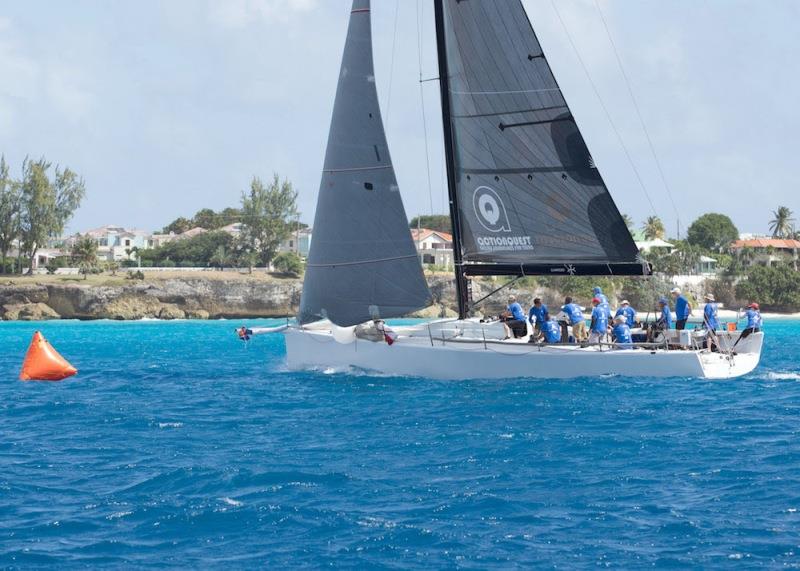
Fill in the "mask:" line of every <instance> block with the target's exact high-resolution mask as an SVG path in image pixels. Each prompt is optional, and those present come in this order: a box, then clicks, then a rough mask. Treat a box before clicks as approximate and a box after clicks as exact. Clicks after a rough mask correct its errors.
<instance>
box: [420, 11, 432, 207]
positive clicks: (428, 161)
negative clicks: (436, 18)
mask: <svg viewBox="0 0 800 571" xmlns="http://www.w3.org/2000/svg"><path fill="white" fill-rule="evenodd" d="M424 9H425V5H424V4H423V5H422V8H420V3H419V0H417V60H418V63H419V101H420V107H421V109H422V131H423V136H424V140H425V172H426V173H427V175H428V203H429V205H430V215H431V216H433V183H432V182H431V156H430V149H429V148H428V120H427V117H426V116H425V89H424V86H423V82H422V14H421V12H422V10H424Z"/></svg>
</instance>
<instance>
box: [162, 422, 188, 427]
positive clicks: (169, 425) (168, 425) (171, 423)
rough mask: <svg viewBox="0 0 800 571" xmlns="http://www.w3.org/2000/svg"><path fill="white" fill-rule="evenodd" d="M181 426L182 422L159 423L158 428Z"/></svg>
mask: <svg viewBox="0 0 800 571" xmlns="http://www.w3.org/2000/svg"><path fill="white" fill-rule="evenodd" d="M182 426H183V423H182V422H159V423H158V427H159V428H180V427H182Z"/></svg>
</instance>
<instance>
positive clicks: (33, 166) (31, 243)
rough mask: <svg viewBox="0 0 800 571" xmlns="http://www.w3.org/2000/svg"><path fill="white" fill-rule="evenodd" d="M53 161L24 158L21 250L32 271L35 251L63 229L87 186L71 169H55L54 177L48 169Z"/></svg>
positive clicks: (21, 194) (21, 198) (21, 191)
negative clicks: (50, 175)
mask: <svg viewBox="0 0 800 571" xmlns="http://www.w3.org/2000/svg"><path fill="white" fill-rule="evenodd" d="M50 167H51V164H50V163H49V162H47V160H45V159H44V158H41V159H39V160H38V161H32V160H30V159H27V158H26V159H25V161H24V162H23V163H22V182H21V184H20V220H21V222H20V239H21V242H22V244H21V248H20V250H21V251H22V252H23V253H24V254H25V256H26V257H27V258H28V260H29V264H28V271H29V272H31V273H32V272H33V262H34V259H35V258H36V252H37V251H38V250H39V248H40V247H42V246H43V245H44V244H45V243H46V242H47V239H48V238H49V237H52V236H57V235H59V234H61V232H63V231H64V226H65V225H66V223H67V221H68V220H69V219H70V218H71V217H72V215H73V213H74V212H75V210H76V209H77V208H78V206H80V203H81V201H82V200H83V197H84V195H85V194H86V187H85V185H84V182H83V180H82V179H80V178H79V177H78V175H76V174H75V173H74V172H72V171H71V170H70V169H68V168H67V169H64V170H61V169H60V168H59V167H56V168H55V173H54V176H53V180H52V181H51V180H50V177H49V173H48V171H49V170H50Z"/></svg>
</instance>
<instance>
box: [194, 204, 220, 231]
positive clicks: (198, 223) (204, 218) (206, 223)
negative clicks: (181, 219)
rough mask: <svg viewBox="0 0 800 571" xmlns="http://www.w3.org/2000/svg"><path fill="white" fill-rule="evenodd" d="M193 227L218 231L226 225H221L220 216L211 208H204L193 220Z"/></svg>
mask: <svg viewBox="0 0 800 571" xmlns="http://www.w3.org/2000/svg"><path fill="white" fill-rule="evenodd" d="M192 222H193V225H194V226H195V227H199V228H205V229H206V230H216V229H217V228H221V227H222V226H224V224H220V223H219V216H218V215H217V213H216V212H214V211H213V210H211V209H210V208H203V209H202V210H198V211H197V213H196V214H195V215H194V218H193V219H192Z"/></svg>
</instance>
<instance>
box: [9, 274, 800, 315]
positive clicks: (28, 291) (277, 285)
mask: <svg viewBox="0 0 800 571" xmlns="http://www.w3.org/2000/svg"><path fill="white" fill-rule="evenodd" d="M427 280H428V286H429V288H430V291H431V296H432V299H433V304H432V305H431V306H429V307H428V308H426V309H423V310H421V311H418V312H415V313H413V314H411V315H409V316H408V317H410V318H418V319H437V318H443V317H451V318H452V317H455V311H454V307H453V305H454V302H455V287H454V281H453V278H452V277H450V276H449V275H435V274H434V275H429V276H427ZM302 285H303V282H302V279H301V278H290V277H285V276H277V275H272V274H266V273H263V272H261V273H253V274H248V273H239V272H224V273H223V272H208V273H203V274H201V275H198V273H196V272H192V273H189V272H180V271H171V272H163V273H162V272H160V273H159V274H158V275H156V276H148V278H147V279H144V280H132V279H128V278H126V277H125V276H124V275H118V276H110V275H97V276H89V279H86V280H84V279H81V278H78V279H76V278H65V277H63V276H58V275H55V276H24V277H20V276H14V277H5V279H3V277H0V318H2V320H3V321H47V320H70V319H74V320H79V321H97V320H103V319H108V320H114V321H141V320H158V321H170V320H183V319H190V320H223V319H227V320H232V321H235V320H250V319H286V318H287V316H288V317H289V318H290V319H291V318H293V317H294V316H295V315H297V311H298V306H299V304H300V296H301V293H302ZM473 286H474V287H473V295H474V296H475V297H476V298H480V297H482V296H483V295H485V294H486V293H489V292H490V291H491V290H493V289H495V288H496V286H497V283H496V282H494V281H491V280H475V281H474V282H473ZM508 293H509V294H511V293H513V294H515V295H517V297H518V298H519V299H528V298H532V297H533V296H534V294H535V295H537V296H541V297H543V298H544V299H546V300H548V299H549V300H553V299H561V298H563V293H564V292H561V291H559V290H557V289H550V288H545V287H539V288H514V287H512V288H509V290H508ZM613 293H616V294H617V295H615V296H613V297H612V294H613ZM619 293H620V292H609V297H610V298H612V299H614V298H617V297H618V295H619ZM631 299H633V298H631ZM634 303H636V302H635V301H634ZM550 305H551V306H556V305H557V304H554V303H551V304H550ZM504 308H505V303H504V299H502V296H499V298H498V299H494V300H490V301H488V302H487V303H485V304H484V305H483V307H481V309H482V310H483V313H484V314H485V315H497V314H499V313H500V312H501V311H502V310H503V309H504ZM649 313H650V314H653V313H654V312H653V311H651V312H649ZM647 314H648V312H647V311H643V310H640V311H639V315H640V317H644V316H646V315H647ZM736 316H737V310H733V309H724V308H723V309H720V310H719V317H720V319H722V320H724V321H732V320H734V319H735V318H736ZM762 316H763V318H764V319H765V320H792V319H797V320H800V312H794V313H778V312H762ZM693 317H694V318H695V319H696V320H698V321H699V320H700V319H701V318H702V312H701V309H699V308H698V309H695V311H694V313H693Z"/></svg>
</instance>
